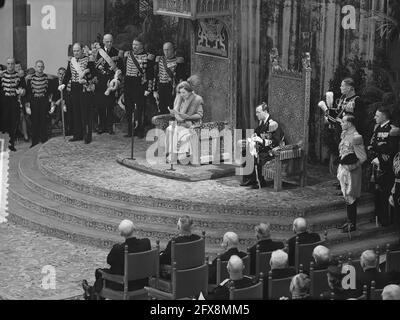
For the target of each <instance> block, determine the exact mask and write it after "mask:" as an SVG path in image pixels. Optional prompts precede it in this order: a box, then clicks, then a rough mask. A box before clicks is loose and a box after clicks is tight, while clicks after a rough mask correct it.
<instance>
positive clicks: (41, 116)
mask: <svg viewBox="0 0 400 320" xmlns="http://www.w3.org/2000/svg"><path fill="white" fill-rule="evenodd" d="M44 68H45V66H44V62H43V61H42V60H38V61H36V63H35V69H36V72H35V74H33V75H32V76H30V77H29V78H28V81H27V85H26V100H27V101H28V104H27V109H30V110H27V114H31V119H32V146H31V148H32V147H34V146H35V145H37V144H38V143H39V142H42V143H45V142H46V141H47V139H48V137H47V114H48V112H49V110H50V100H52V92H51V89H50V81H49V78H48V76H47V74H45V73H44ZM53 111H54V109H53Z"/></svg>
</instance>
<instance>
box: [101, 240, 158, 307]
mask: <svg viewBox="0 0 400 320" xmlns="http://www.w3.org/2000/svg"><path fill="white" fill-rule="evenodd" d="M159 251H160V246H159V242H158V241H157V247H156V248H155V249H152V250H150V251H146V252H138V253H129V252H128V246H125V251H124V275H123V276H121V275H115V274H109V273H106V272H103V271H101V270H99V271H100V273H101V275H102V279H103V289H102V290H101V292H100V293H99V296H100V297H102V298H106V299H112V300H147V293H146V290H145V289H140V290H135V291H128V283H129V281H133V280H139V279H145V278H150V277H154V276H155V277H158V273H159ZM106 281H111V282H114V283H118V284H121V285H123V286H124V291H116V290H113V289H110V288H108V287H107V286H106V284H107V282H106Z"/></svg>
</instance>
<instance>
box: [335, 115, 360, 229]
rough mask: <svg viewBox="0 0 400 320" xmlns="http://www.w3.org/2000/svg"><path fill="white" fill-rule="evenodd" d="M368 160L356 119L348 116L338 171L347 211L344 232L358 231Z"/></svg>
mask: <svg viewBox="0 0 400 320" xmlns="http://www.w3.org/2000/svg"><path fill="white" fill-rule="evenodd" d="M366 160H367V154H366V152H365V147H364V141H363V137H362V136H361V135H360V134H359V133H358V132H357V130H356V128H355V118H354V116H352V115H346V116H344V118H343V119H342V134H341V141H340V144H339V167H338V171H337V178H338V180H339V182H340V187H341V190H342V193H343V197H344V200H345V202H346V209H347V222H346V223H345V224H344V225H343V226H342V227H341V229H343V232H352V231H355V230H356V225H357V200H358V198H359V197H360V196H361V178H362V164H363V163H364V162H365V161H366Z"/></svg>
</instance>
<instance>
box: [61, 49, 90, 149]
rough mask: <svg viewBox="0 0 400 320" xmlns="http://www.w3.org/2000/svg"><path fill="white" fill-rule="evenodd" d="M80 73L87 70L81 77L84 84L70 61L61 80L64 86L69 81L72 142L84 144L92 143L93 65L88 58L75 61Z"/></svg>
mask: <svg viewBox="0 0 400 320" xmlns="http://www.w3.org/2000/svg"><path fill="white" fill-rule="evenodd" d="M73 59H74V58H73ZM77 63H78V64H79V66H80V68H81V70H82V71H85V70H89V71H88V73H86V75H85V76H84V77H83V80H85V81H86V83H82V82H83V81H82V79H80V75H79V72H78V70H77V69H76V68H75V67H74V65H73V63H72V62H71V61H70V62H69V63H68V67H67V71H66V73H65V77H64V80H63V84H64V85H65V86H67V85H68V82H69V81H70V80H71V103H72V114H73V120H74V121H73V129H74V132H73V135H74V137H73V139H72V140H73V141H77V140H82V139H84V140H85V143H90V142H91V141H92V115H91V114H92V110H91V109H92V104H93V97H94V87H95V85H94V82H95V81H96V79H95V78H94V76H93V75H94V63H93V62H91V61H89V58H88V57H85V56H84V57H82V58H80V59H78V60H77Z"/></svg>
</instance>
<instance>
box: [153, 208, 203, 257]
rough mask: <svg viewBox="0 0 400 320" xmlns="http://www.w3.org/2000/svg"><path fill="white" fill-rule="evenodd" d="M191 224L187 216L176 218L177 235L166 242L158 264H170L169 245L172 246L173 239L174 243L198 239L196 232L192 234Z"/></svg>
mask: <svg viewBox="0 0 400 320" xmlns="http://www.w3.org/2000/svg"><path fill="white" fill-rule="evenodd" d="M192 224H193V221H192V219H190V217H188V216H184V217H181V218H180V219H179V220H178V224H177V225H178V230H179V236H177V237H175V238H172V239H171V240H170V241H169V242H168V244H167V247H166V248H165V250H164V251H163V252H161V254H160V264H162V265H170V264H171V247H172V241H175V243H185V242H192V241H196V240H199V239H200V236H198V235H197V234H192V230H191V229H192Z"/></svg>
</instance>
